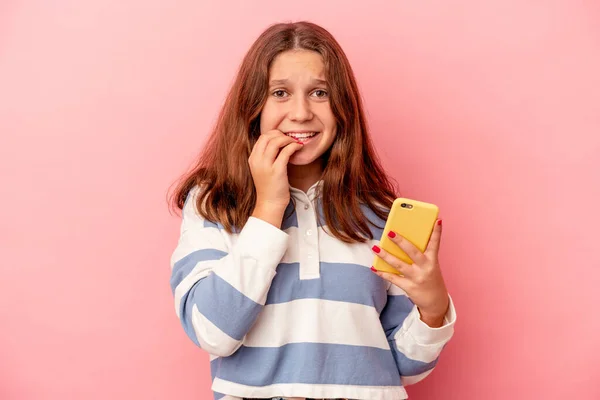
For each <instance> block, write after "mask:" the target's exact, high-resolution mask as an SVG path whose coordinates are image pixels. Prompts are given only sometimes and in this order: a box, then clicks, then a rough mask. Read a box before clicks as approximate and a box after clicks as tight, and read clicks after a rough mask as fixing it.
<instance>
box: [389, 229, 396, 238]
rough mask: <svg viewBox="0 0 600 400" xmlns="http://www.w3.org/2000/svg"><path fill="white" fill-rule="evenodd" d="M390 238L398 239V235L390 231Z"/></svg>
mask: <svg viewBox="0 0 600 400" xmlns="http://www.w3.org/2000/svg"><path fill="white" fill-rule="evenodd" d="M388 236H389V237H391V238H392V239H393V238H395V237H396V233H395V232H394V231H389V232H388Z"/></svg>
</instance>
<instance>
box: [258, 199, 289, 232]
mask: <svg viewBox="0 0 600 400" xmlns="http://www.w3.org/2000/svg"><path fill="white" fill-rule="evenodd" d="M284 213H285V207H284V208H281V207H277V206H274V205H272V204H265V203H260V204H259V203H257V204H256V206H255V207H254V210H253V211H252V216H253V217H255V218H259V219H262V220H263V221H265V222H268V223H269V224H271V225H273V226H275V227H276V228H278V229H279V228H281V223H282V221H283V215H284Z"/></svg>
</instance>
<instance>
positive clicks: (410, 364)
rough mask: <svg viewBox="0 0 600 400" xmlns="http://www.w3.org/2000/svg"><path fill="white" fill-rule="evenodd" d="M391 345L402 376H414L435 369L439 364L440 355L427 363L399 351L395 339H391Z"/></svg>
mask: <svg viewBox="0 0 600 400" xmlns="http://www.w3.org/2000/svg"><path fill="white" fill-rule="evenodd" d="M389 343H390V347H391V348H392V355H393V356H394V361H395V362H396V366H397V367H398V371H400V375H402V376H413V375H419V374H422V373H423V372H426V371H429V370H430V369H433V368H434V367H435V365H436V364H437V362H438V360H439V357H437V358H436V359H435V360H433V361H432V362H429V363H426V362H423V361H416V360H413V359H410V358H408V357H406V356H405V355H404V353H401V352H400V351H398V348H397V347H396V343H395V342H394V341H393V340H389Z"/></svg>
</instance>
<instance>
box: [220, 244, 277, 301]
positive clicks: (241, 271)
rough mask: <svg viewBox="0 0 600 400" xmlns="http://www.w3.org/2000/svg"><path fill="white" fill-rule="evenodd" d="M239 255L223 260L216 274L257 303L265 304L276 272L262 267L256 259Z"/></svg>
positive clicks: (235, 254)
mask: <svg viewBox="0 0 600 400" xmlns="http://www.w3.org/2000/svg"><path fill="white" fill-rule="evenodd" d="M237 254H238V253H237V252H236V253H233V254H229V255H227V256H225V257H224V258H222V259H221V261H222V263H220V264H219V266H218V268H215V269H214V273H215V274H217V275H218V276H219V277H221V278H222V279H223V280H225V281H226V282H227V283H229V284H230V285H231V286H233V287H234V288H236V289H237V290H238V291H239V292H241V293H242V294H244V296H246V297H248V298H249V299H251V300H252V301H254V302H255V303H258V304H265V302H266V301H267V294H268V293H269V287H270V286H271V282H272V281H273V278H274V277H275V274H276V270H275V269H271V268H266V267H261V266H260V265H259V262H258V261H257V260H256V259H255V258H252V257H250V256H238V255H237Z"/></svg>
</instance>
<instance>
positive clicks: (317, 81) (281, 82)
mask: <svg viewBox="0 0 600 400" xmlns="http://www.w3.org/2000/svg"><path fill="white" fill-rule="evenodd" d="M288 82H289V80H287V79H273V80H272V81H271V82H269V85H270V86H276V85H285V84H287V83H288ZM311 83H313V84H322V85H327V81H326V80H323V79H318V78H313V79H312V81H311Z"/></svg>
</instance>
